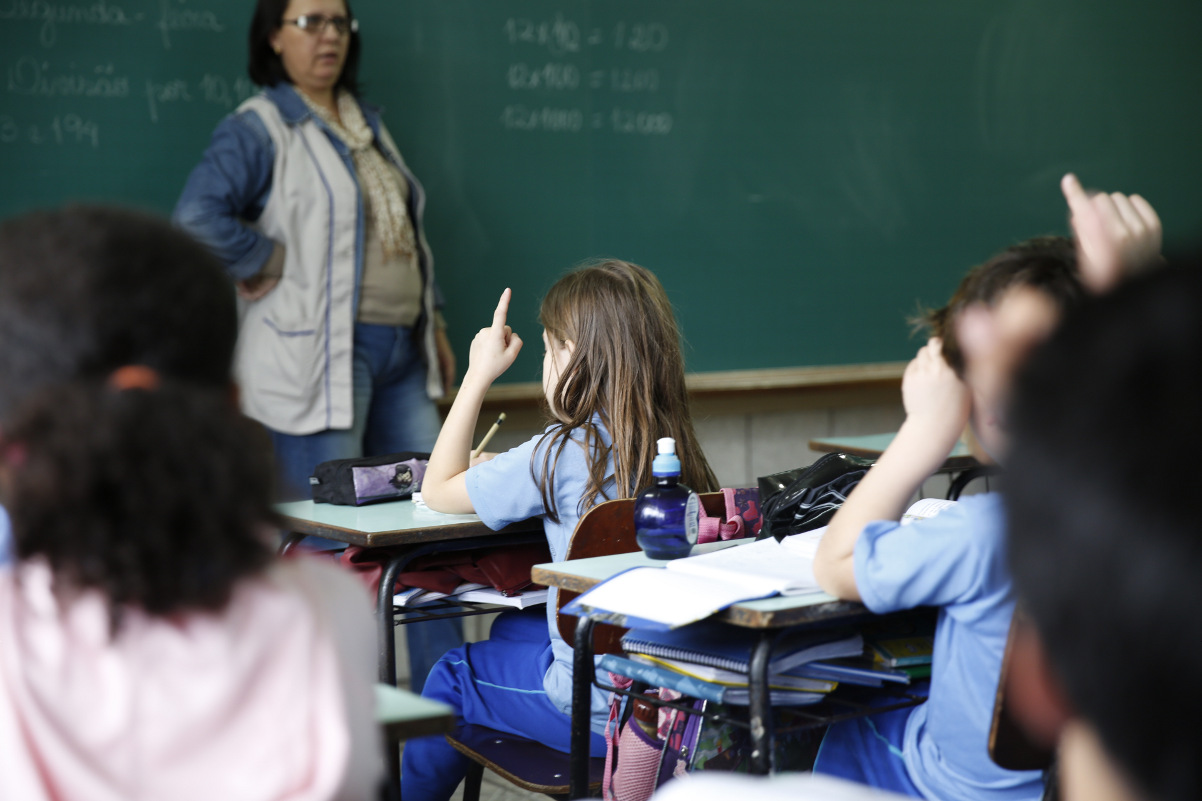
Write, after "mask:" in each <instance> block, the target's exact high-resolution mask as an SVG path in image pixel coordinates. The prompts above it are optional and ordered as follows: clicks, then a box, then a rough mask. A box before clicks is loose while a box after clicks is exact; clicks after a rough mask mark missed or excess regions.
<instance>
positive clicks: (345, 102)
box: [297, 91, 417, 258]
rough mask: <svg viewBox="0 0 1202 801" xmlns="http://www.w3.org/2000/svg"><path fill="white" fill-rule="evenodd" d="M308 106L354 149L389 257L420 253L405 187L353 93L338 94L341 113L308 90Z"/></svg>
mask: <svg viewBox="0 0 1202 801" xmlns="http://www.w3.org/2000/svg"><path fill="white" fill-rule="evenodd" d="M297 94H298V95H300V96H301V99H303V100H304V101H305V105H307V106H308V107H309V109H310V110H311V111H312V112H313V113H314V114H316V115H317V116H318V117H320V118H321V119H322V121H323V122H325V124H326V125H327V126H329V128H330V130H331V131H333V132H334V135H335V136H337V137H338V138H339V139H341V140H342V141H343V143H344V144H345V145H346V146H347V147H348V148H350V151H351V158H352V159H354V162H355V172H356V173H358V175H359V180H360V181H361V182H362V185H363V188H364V189H365V190H366V192H367V198H368V202H369V203H370V205H371V218H372V222H373V223H374V224H375V229H376V231H377V232H378V235H379V237H380V243H381V245H382V246H383V249H384V254H385V255H386V256H392V257H401V258H409V257H411V256H412V255H413V254H414V252H416V249H417V246H416V240H415V236H414V232H413V222H412V221H411V220H410V219H409V212H408V210H407V209H406V208H405V200H404V198H402V197H401V188H400V186H399V185H398V183H397V177H396V175H395V174H394V173H393V171H392V167H391V166H390V165H389V163H388V161H387V160H386V159H385V158H384V154H382V153H381V152H380V151H379V149H377V148H376V147H375V146H374V143H373V137H372V132H371V128H369V127H368V125H367V120H365V119H364V118H363V111H362V110H361V109H360V108H359V104H358V103H356V102H355V99H354V98H353V97H351V93H350V92H339V93H338V116H339V117H341V122H339V121H338V120H336V119H334V117H333V115H332V114H330V112H328V111H326V110H325V109H324V108H322V107H321V106H319V105H317V104H316V103H314V102H313V101H312V100H310V99H309V98H308V97H306V96H305V93H304V92H300V91H298V92H297Z"/></svg>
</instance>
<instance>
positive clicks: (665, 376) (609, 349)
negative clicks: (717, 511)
mask: <svg viewBox="0 0 1202 801" xmlns="http://www.w3.org/2000/svg"><path fill="white" fill-rule="evenodd" d="M539 322H540V323H542V325H543V327H544V328H545V329H546V330H547V336H548V337H552V338H555V339H558V340H560V341H564V340H571V341H572V342H574V343H575V350H573V351H572V356H571V358H570V359H569V360H568V364H567V366H565V367H564V370H563V373H562V375H560V376H559V381H558V383H557V385H556V387H555V388H554V390H553V392H552V394H553V395H554V397H555V399H556V400H555V402H553V403H552V404H551V408H550V414H551V417H552V418H553V419H554V420H555V421H556V422H558V423H559V426H558V427H557V428H555V429H554V430H553V431H552V433H551V434H550V435H549V436H550V438H551V439H550V442H549V443H548V447H547V449H546V455H545V458H544V464H543V465H542V469H541V478H540V477H539V476H540V473H536V474H535V478H536V480H538V481H539V486H540V488H541V489H542V493H543V505H544V507H546V509H547V514H548V516H549V517H551V518H552V519H555V520H557V519H558V510H556V509H555V508H554V496H553V494H552V492H551V487H552V485H553V480H554V479H553V475H554V459H555V458H558V454H559V453H560V452H561V451H562V450H563V448H564V447H565V446H566V444H567V442H568V435H569V433H570V432H571V431H573V430H575V429H580V430H582V431H583V432H584V433H585V437H586V443H585V444H586V446H587V447H588V452H589V454H590V460H589V480H588V485H587V488H586V490H585V496H584V498H582V499H581V509H580V511H582V512H583V511H584V510H585V509H587V508H589V507H590V506H592V505H593V504H595V503H596V502H597V499H598V497H599V496H602V495H604V487H605V484H606V482H607V481H608V480H610V479H611V477H610V476H608V475H606V465H607V457H608V456H609V453H608V451H606V450H604V449H603V448H602V447H601V441H600V437H598V436H597V432H596V431H595V427H594V426H593V423H592V418H593V415H594V414H596V415H599V416H600V417H601V420H602V422H603V423H604V425H605V427H606V429H607V430H608V431H609V434H610V437H611V438H612V440H613V447H612V449H611V450H612V452H613V453H612V455H613V463H614V475H613V476H612V480H613V481H614V485H615V486H614V491H615V492H616V494H615V495H614V496H613V497H615V498H628V497H632V496H633V493H637V492H638V491H639V490H641V489H643V488H645V487H647V486H649V485H650V484H651V483H652V481H653V479H652V476H651V462H652V460H653V459H654V458H655V452H656V444H655V441H656V440H657V439H659V438H660V437H673V438H674V439H675V440H676V454H677V456H679V457H680V464H681V483H683V484H686V485H688V486H689V487H691V488H692V489H694V490H696V491H698V492H709V491H711V490H716V489H718V481H717V479H716V478H714V473H713V471H712V470H711V469H710V466H709V462H707V461H706V458H705V454H704V453H703V452H702V450H701V446H700V444H698V442H697V434H696V432H695V431H694V430H693V419H692V416H691V414H690V412H689V393H688V389H687V387H686V386H685V379H684V355H683V354H682V352H681V342H680V330H679V328H678V327H677V325H676V316H675V315H674V314H673V312H672V304H671V302H669V300H668V295H667V293H666V292H664V287H663V285H662V284H661V283H660V282H659V279H658V278H656V277H655V274H654V273H652V272H651V271H650V270H648V269H646V268H645V267H640V266H639V265H637V264H631V263H630V262H627V261H619V260H617V259H608V260H605V261H599V262H594V263H590V264H586V265H584V266H582V267H579V268H577V269H575V270H573V271H572V272H570V273H568V274H567V275H565V276H563V277H562V278H560V279H559V280H558V281H556V282H555V284H554V286H552V287H551V289H550V290H549V291H548V292H547V295H546V297H545V298H543V302H542V305H541V307H540V309H539Z"/></svg>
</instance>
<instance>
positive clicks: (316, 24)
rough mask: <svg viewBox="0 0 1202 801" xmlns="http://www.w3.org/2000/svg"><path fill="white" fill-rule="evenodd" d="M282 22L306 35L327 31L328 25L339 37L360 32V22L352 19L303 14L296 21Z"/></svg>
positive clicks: (286, 20)
mask: <svg viewBox="0 0 1202 801" xmlns="http://www.w3.org/2000/svg"><path fill="white" fill-rule="evenodd" d="M280 22H283V23H287V24H288V25H295V26H296V27H298V28H300V29H301V30H302V31H304V32H305V33H312V34H318V33H322V32H324V31H325V29H326V26H327V25H333V26H334V30H335V31H337V32H338V35H339V36H346V35H347V34H348V33H358V32H359V20H357V19H351V18H350V17H327V16H326V15H325V14H301V15H300V16H299V17H297V18H296V19H282V20H280Z"/></svg>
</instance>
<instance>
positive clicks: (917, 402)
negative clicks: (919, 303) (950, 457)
mask: <svg viewBox="0 0 1202 801" xmlns="http://www.w3.org/2000/svg"><path fill="white" fill-rule="evenodd" d="M942 348H943V342H942V340H940V339H939V338H938V337H931V338H930V339H929V340H928V341H927V344H926V345H925V346H924V347H923V348H922V349H921V350H919V351H918V355H917V356H915V357H914V359H913V361H911V362H910V363H909V364H908V365H907V366H906V372H905V374H904V375H903V376H902V403H903V404H904V405H905V407H906V421H907V423H910V424H919V425H921V426H923V427H924V430H927V431H928V432H929V433H931V434H932V435H936V436H939V435H942V437H943V438H947V437H950V439H949V440H948V449H949V450H950V449H951V445H952V443H954V442H955V440H956V438H957V437H959V436H960V433H961V432H962V431H963V430H964V426H965V425H966V424H967V423H968V413H969V409H970V408H971V398H970V395H969V392H968V388H967V387H966V386H965V385H964V382H963V381H961V380H960V379H959V377H957V375H956V371H955V370H953V369H952V368H951V367H950V366H949V365H948V363H947V362H946V361H944V359H943V352H942Z"/></svg>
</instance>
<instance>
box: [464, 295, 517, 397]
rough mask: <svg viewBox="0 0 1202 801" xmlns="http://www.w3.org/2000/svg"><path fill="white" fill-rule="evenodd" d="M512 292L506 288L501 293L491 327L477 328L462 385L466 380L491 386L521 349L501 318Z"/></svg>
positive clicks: (507, 311) (507, 312) (503, 318)
mask: <svg viewBox="0 0 1202 801" xmlns="http://www.w3.org/2000/svg"><path fill="white" fill-rule="evenodd" d="M511 295H512V290H510V289H506V290H505V291H504V292H502V293H501V300H500V301H498V303H497V310H496V311H495V312H493V316H492V325H490V326H489V327H488V328H481V329H480V332H479V333H478V334H476V338H475V339H473V340H472V349H471V354H470V356H469V357H468V365H467V375H465V376H464V377H463V381H464V383H465V384H466V383H467V382H468V380H469V378H470V379H473V380H478V381H483V382H484V383H485V384H492V382H493V381H495V380H496V379H497V377H498V376H500V375H501V374H502V373H504V372H505V371H506V370H508V369H509V367H510V365H512V364H513V360H514V359H516V358H517V356H518V352H519V351H521V349H522V338H521V337H520V336H518V335H517V334H515V333H513V329H511V328H510V327H509V326H508V325H506V324H505V318H506V316H507V315H508V314H509V298H510V297H511Z"/></svg>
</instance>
